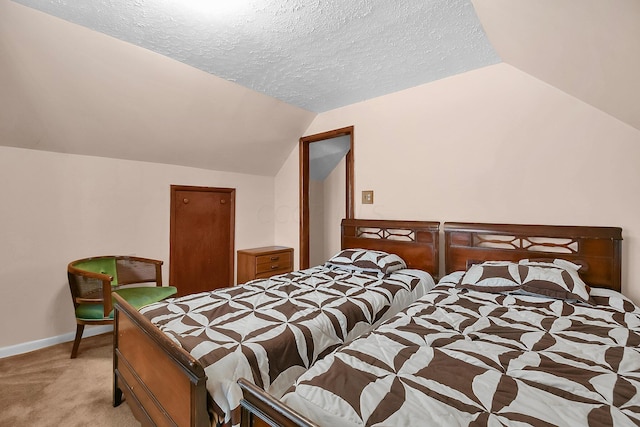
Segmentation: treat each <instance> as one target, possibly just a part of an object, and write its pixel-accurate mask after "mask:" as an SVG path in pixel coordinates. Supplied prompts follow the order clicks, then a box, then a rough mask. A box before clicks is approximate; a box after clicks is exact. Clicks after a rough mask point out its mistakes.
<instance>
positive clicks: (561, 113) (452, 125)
mask: <svg viewBox="0 0 640 427" xmlns="http://www.w3.org/2000/svg"><path fill="white" fill-rule="evenodd" d="M350 125H353V126H355V150H354V151H355V153H354V154H355V190H356V197H355V199H356V206H355V214H356V217H358V218H383V219H411V220H440V221H474V222H508V223H525V224H526V223H529V224H568V225H605V226H620V227H623V237H624V242H623V256H624V258H623V291H624V293H625V294H627V295H629V296H631V297H632V298H633V299H634V300H635V301H636V302H639V303H640V263H638V262H637V260H638V259H640V198H638V197H637V192H638V187H639V184H640V168H639V167H638V165H640V131H638V130H636V129H634V128H633V127H631V126H629V125H627V124H625V123H623V122H621V121H619V120H617V119H615V118H613V117H611V116H609V115H607V114H606V113H603V112H602V111H600V110H598V109H596V108H594V107H592V106H590V105H588V104H586V103H584V102H582V101H580V100H578V99H576V98H574V97H572V96H570V95H567V94H566V93H564V92H562V91H560V90H558V89H555V88H554V87H552V86H550V85H548V84H546V83H544V82H542V81H540V80H537V79H535V78H533V77H531V76H530V75H527V74H525V73H523V72H521V71H519V70H517V69H516V68H514V67H512V66H509V65H507V64H498V65H494V66H490V67H485V68H482V69H479V70H475V71H471V72H468V73H464V74H460V75H457V76H454V77H450V78H447V79H444V80H440V81H437V82H433V83H430V84H426V85H422V86H418V87H416V88H412V89H409V90H406V91H402V92H397V93H394V94H391V95H387V96H383V97H380V98H376V99H372V100H369V101H365V102H362V103H358V104H354V105H350V106H347V107H344V108H340V109H336V110H332V111H329V112H326V113H323V114H320V115H319V116H318V117H317V118H316V119H315V120H314V122H313V123H312V125H311V126H310V127H309V129H307V132H306V134H308V135H311V134H315V133H319V132H324V131H328V130H331V129H337V128H341V127H345V126H350ZM297 157H298V153H297V149H296V150H294V152H293V153H292V154H291V155H290V157H289V160H288V161H287V162H286V163H285V165H284V167H283V168H282V170H281V171H280V173H279V175H278V176H277V177H276V194H280V197H279V198H278V197H277V198H276V206H280V207H282V206H292V205H293V204H295V203H297V200H296V198H294V197H293V196H294V194H295V192H294V191H292V190H291V188H290V183H291V182H297V173H298V170H297V165H296V164H295V163H294V162H293V159H297ZM284 183H286V184H284ZM283 184H284V185H283ZM362 190H374V191H375V203H374V204H373V205H362V204H360V202H359V200H360V192H361V191H362ZM286 196H289V198H287V197H286ZM295 197H297V194H295ZM297 229H298V223H297V218H294V217H293V216H292V217H289V218H286V219H285V218H284V217H281V218H280V221H279V222H278V223H277V226H276V235H280V236H285V235H286V236H289V238H290V239H291V240H293V237H291V236H294V235H295V233H296V232H297Z"/></svg>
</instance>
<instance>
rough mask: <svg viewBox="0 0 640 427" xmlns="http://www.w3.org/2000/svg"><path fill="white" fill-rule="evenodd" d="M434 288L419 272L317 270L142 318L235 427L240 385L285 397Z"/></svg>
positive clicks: (191, 298)
mask: <svg viewBox="0 0 640 427" xmlns="http://www.w3.org/2000/svg"><path fill="white" fill-rule="evenodd" d="M434 286H435V283H434V282H433V279H432V278H431V276H430V275H429V274H428V273H426V272H424V271H420V270H409V269H405V270H399V271H397V272H394V273H391V274H390V275H382V274H376V273H365V272H357V271H350V270H346V269H341V268H337V267H325V266H318V267H314V268H310V269H307V270H299V271H295V272H292V273H289V274H285V275H280V276H273V277H271V278H269V279H259V280H254V281H251V282H248V283H246V284H244V285H240V286H234V287H229V288H223V289H217V290H214V291H211V292H205V293H199V294H193V295H187V296H183V297H178V298H171V299H167V300H164V301H161V302H159V303H155V304H152V305H149V306H146V307H144V308H143V309H141V310H140V312H141V313H142V314H143V315H144V316H145V317H147V318H148V319H149V320H150V321H151V322H152V323H153V324H154V325H156V326H157V327H158V328H159V329H160V330H162V331H163V332H164V333H165V334H166V335H168V336H169V337H170V338H171V339H172V340H173V341H175V342H176V343H178V344H179V345H180V346H182V348H184V349H185V350H187V351H188V352H189V353H190V354H191V355H192V356H193V357H194V358H196V359H198V360H199V362H200V363H201V364H202V365H203V367H204V370H205V373H206V374H207V390H208V391H209V394H210V396H211V397H212V399H213V402H214V404H215V406H216V408H215V409H216V412H217V416H218V417H220V418H224V421H225V422H231V423H232V424H233V425H236V424H238V423H239V420H240V417H239V415H240V411H239V404H240V399H241V398H242V390H241V389H240V387H239V386H238V384H237V381H238V379H240V378H246V379H248V380H249V381H252V382H253V383H254V384H256V385H258V386H259V387H261V388H263V389H264V390H266V391H267V392H269V393H271V394H273V395H276V396H280V395H282V393H284V391H286V390H287V389H288V388H289V387H290V386H291V385H292V384H293V382H294V381H295V379H296V378H297V377H298V376H299V375H300V374H301V373H303V372H304V371H306V370H307V369H308V368H309V367H310V366H311V365H312V364H313V363H314V362H315V361H316V360H318V359H320V358H322V357H323V356H325V355H326V354H328V353H330V352H331V351H333V350H334V349H335V348H336V347H338V346H340V345H342V344H344V343H346V342H348V341H350V340H352V339H354V338H355V337H357V336H358V335H361V334H363V333H365V332H368V331H370V330H371V329H372V328H373V327H374V326H376V325H378V324H379V323H381V322H382V321H384V320H386V319H388V318H390V317H392V316H393V315H394V314H396V313H397V312H399V311H400V310H402V309H404V308H405V307H407V306H408V305H409V304H410V303H412V302H413V301H415V300H416V299H417V298H419V297H420V296H422V295H424V294H425V293H426V292H427V291H429V290H430V289H432V288H433V287H434ZM214 415H216V414H214Z"/></svg>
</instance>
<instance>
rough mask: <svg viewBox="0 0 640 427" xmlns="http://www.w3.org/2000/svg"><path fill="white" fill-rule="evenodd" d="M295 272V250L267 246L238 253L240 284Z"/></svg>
mask: <svg viewBox="0 0 640 427" xmlns="http://www.w3.org/2000/svg"><path fill="white" fill-rule="evenodd" d="M291 271H293V248H287V247H285V246H265V247H263V248H253V249H243V250H240V251H238V283H239V284H240V283H245V282H248V281H249V280H253V279H264V278H266V277H271V276H274V275H276V274H283V273H289V272H291Z"/></svg>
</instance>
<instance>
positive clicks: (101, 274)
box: [67, 256, 177, 359]
mask: <svg viewBox="0 0 640 427" xmlns="http://www.w3.org/2000/svg"><path fill="white" fill-rule="evenodd" d="M67 276H68V277H69V287H70V289H71V297H72V298H73V306H74V308H75V314H76V324H77V328H76V338H75V340H74V342H73V349H72V350H71V358H72V359H74V358H75V357H76V356H77V354H78V347H79V346H80V340H81V339H82V332H83V331H84V327H85V325H105V324H110V323H113V300H112V297H111V293H112V292H115V293H117V294H118V295H120V296H121V297H122V298H124V299H125V300H127V302H129V303H130V304H131V305H132V306H133V307H135V308H136V309H138V310H139V309H140V308H142V307H144V306H145V305H148V304H151V303H154V302H158V301H161V300H163V299H165V298H167V297H169V296H171V295H173V294H175V293H176V291H177V289H176V288H175V287H174V286H162V261H159V260H155V259H148V258H140V257H133V256H99V257H92V258H84V259H79V260H76V261H72V262H70V263H69V265H68V267H67ZM142 284H145V285H144V286H142ZM151 284H155V286H151Z"/></svg>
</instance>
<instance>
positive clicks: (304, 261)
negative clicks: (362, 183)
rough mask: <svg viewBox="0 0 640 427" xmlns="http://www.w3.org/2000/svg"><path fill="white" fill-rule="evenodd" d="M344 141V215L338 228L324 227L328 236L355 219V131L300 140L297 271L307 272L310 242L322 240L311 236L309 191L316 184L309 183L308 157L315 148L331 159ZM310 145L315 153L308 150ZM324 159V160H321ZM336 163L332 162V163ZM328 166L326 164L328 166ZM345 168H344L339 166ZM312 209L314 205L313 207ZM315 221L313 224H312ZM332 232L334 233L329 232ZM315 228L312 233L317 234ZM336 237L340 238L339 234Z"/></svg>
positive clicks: (330, 225) (347, 130)
mask: <svg viewBox="0 0 640 427" xmlns="http://www.w3.org/2000/svg"><path fill="white" fill-rule="evenodd" d="M344 141H346V149H345V150H344V151H346V154H344V153H343V157H342V156H341V157H340V159H337V160H339V162H338V164H339V165H340V166H339V169H340V172H342V170H344V175H343V180H344V189H345V190H344V193H343V196H342V198H343V200H344V211H343V212H344V214H343V215H339V216H340V217H341V218H339V219H338V222H337V224H327V225H326V226H325V228H326V229H327V230H328V231H329V232H334V233H336V234H338V233H339V231H340V229H339V227H340V222H339V220H340V219H342V218H353V216H354V213H353V211H354V206H353V205H354V203H353V200H354V184H353V180H354V156H353V142H354V129H353V126H349V127H345V128H341V129H335V130H332V131H328V132H323V133H319V134H315V135H310V136H305V137H302V138H300V268H301V269H304V268H309V265H310V259H311V256H310V255H311V252H312V251H311V247H312V246H313V243H314V242H313V241H312V239H315V238H322V237H315V236H313V233H311V232H310V231H311V226H310V224H311V217H312V215H311V206H312V198H313V192H311V191H310V189H311V188H312V187H314V186H316V184H314V183H312V180H311V172H312V169H313V167H314V166H313V165H312V160H313V159H312V156H310V153H311V152H312V151H314V150H315V149H316V148H318V150H317V151H319V152H329V153H330V156H334V154H335V153H336V152H337V151H340V150H342V148H338V149H337V150H336V147H342V146H343V142H344ZM312 144H313V147H314V149H313V150H312V149H311V146H312ZM321 157H325V156H321ZM335 160H336V159H334V160H332V161H331V162H335ZM331 162H329V163H331ZM342 165H344V166H342ZM314 205H315V203H314ZM314 221H315V220H314ZM331 228H334V230H331ZM317 229H318V228H317V227H314V230H317ZM338 235H339V234H338Z"/></svg>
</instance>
